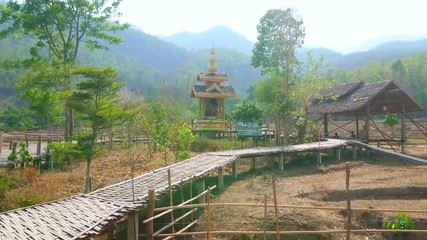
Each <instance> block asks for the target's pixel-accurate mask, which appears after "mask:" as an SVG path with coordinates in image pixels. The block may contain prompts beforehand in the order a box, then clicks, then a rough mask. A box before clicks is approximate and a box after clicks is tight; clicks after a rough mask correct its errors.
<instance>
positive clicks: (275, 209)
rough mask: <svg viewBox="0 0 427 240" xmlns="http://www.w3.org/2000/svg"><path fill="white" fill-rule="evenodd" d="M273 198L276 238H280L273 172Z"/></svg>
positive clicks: (278, 239)
mask: <svg viewBox="0 0 427 240" xmlns="http://www.w3.org/2000/svg"><path fill="white" fill-rule="evenodd" d="M272 179H273V199H274V216H275V221H276V239H277V240H280V225H279V210H278V208H277V196H276V175H275V174H274V173H273V176H272Z"/></svg>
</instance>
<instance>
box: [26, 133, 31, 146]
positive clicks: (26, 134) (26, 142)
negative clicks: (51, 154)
mask: <svg viewBox="0 0 427 240" xmlns="http://www.w3.org/2000/svg"><path fill="white" fill-rule="evenodd" d="M25 145H27V149H28V148H29V147H30V146H29V145H28V135H27V134H25Z"/></svg>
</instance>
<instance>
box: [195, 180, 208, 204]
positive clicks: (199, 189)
mask: <svg viewBox="0 0 427 240" xmlns="http://www.w3.org/2000/svg"><path fill="white" fill-rule="evenodd" d="M196 189H197V193H198V194H200V193H202V192H204V191H205V189H206V188H205V181H203V180H202V181H197V182H196ZM205 199H206V197H205V196H204V195H203V196H200V197H199V201H198V202H199V204H203V203H205V202H206V200H205Z"/></svg>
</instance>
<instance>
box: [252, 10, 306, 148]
mask: <svg viewBox="0 0 427 240" xmlns="http://www.w3.org/2000/svg"><path fill="white" fill-rule="evenodd" d="M257 30H258V41H257V42H256V43H255V46H254V48H253V50H252V53H253V55H252V66H254V67H256V68H257V67H260V68H261V71H262V73H263V74H271V75H275V76H278V77H280V78H281V79H282V80H283V83H284V85H283V91H282V92H281V93H278V94H281V95H283V96H284V97H283V98H282V97H281V96H277V98H276V99H277V101H278V100H280V101H282V100H281V99H283V100H284V101H285V103H282V102H276V104H278V105H282V106H283V108H282V109H281V111H282V112H283V120H282V121H283V122H282V128H283V135H284V142H283V143H284V144H287V143H288V136H289V128H290V120H291V116H290V108H291V107H292V106H290V105H291V103H292V99H291V98H290V97H291V91H292V90H291V86H292V84H293V83H292V82H293V81H294V80H295V79H296V77H295V67H296V66H297V65H298V64H299V62H298V59H297V57H296V49H297V48H299V47H301V45H302V44H303V43H304V37H305V28H304V26H303V21H302V20H301V19H298V18H297V17H296V16H295V13H294V10H293V9H290V8H288V9H285V10H283V9H271V10H268V11H267V13H266V14H265V15H264V16H263V17H262V18H261V20H260V22H259V24H258V26H257Z"/></svg>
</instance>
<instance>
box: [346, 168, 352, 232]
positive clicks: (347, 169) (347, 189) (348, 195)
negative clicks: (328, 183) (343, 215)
mask: <svg viewBox="0 0 427 240" xmlns="http://www.w3.org/2000/svg"><path fill="white" fill-rule="evenodd" d="M349 188H350V163H349V162H347V163H346V164H345V195H346V198H347V224H346V230H347V233H346V240H350V229H351V201H350V189H349Z"/></svg>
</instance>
